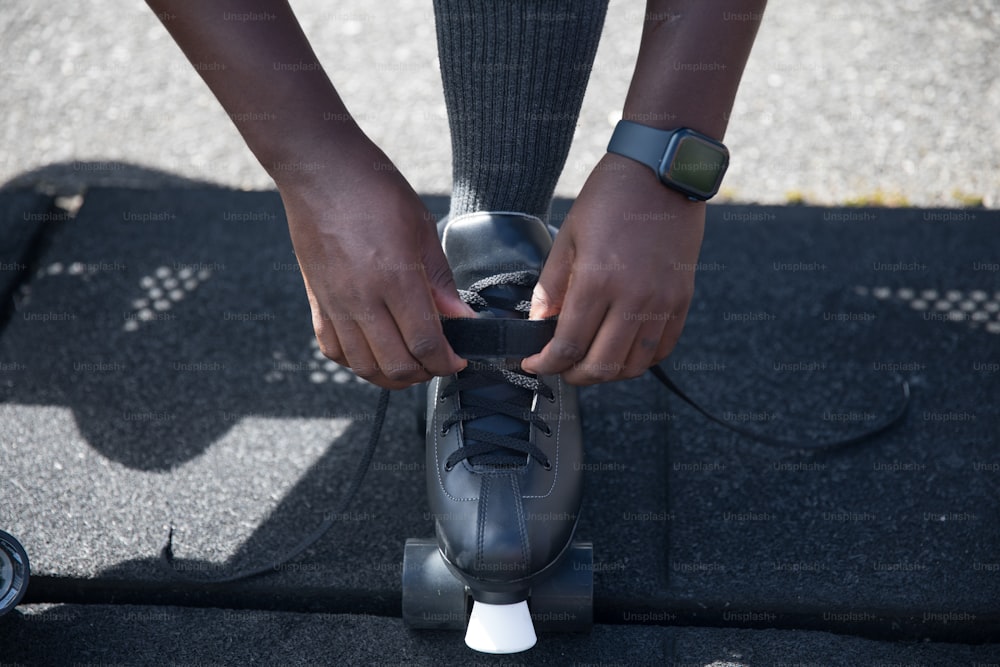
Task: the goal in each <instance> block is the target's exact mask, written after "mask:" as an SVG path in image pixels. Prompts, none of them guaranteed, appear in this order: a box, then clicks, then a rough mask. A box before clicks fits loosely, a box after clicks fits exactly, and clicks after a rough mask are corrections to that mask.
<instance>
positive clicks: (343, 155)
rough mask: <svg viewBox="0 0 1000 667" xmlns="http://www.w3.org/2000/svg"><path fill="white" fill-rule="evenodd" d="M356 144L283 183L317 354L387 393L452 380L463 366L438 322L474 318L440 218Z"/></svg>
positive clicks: (368, 148) (365, 146)
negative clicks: (458, 285) (441, 236)
mask: <svg viewBox="0 0 1000 667" xmlns="http://www.w3.org/2000/svg"><path fill="white" fill-rule="evenodd" d="M357 144H358V145H355V146H353V147H352V149H351V150H348V151H338V152H337V153H335V154H334V157H332V158H328V159H327V160H325V161H324V162H323V163H322V164H313V165H312V167H314V168H315V172H314V173H309V174H305V173H303V174H302V176H303V177H302V178H282V179H281V180H280V182H279V190H280V192H281V197H282V201H283V202H284V205H285V212H286V214H287V217H288V227H289V231H290V233H291V237H292V244H293V246H294V247H295V254H296V256H297V258H298V262H299V266H300V267H301V269H302V277H303V280H304V282H305V287H306V294H307V296H308V297H309V305H310V307H311V309H312V321H313V329H314V330H315V332H316V339H317V340H318V341H319V347H320V350H322V352H323V354H324V355H325V356H326V357H328V358H330V359H332V360H333V361H336V362H337V363H339V364H341V365H344V366H349V367H350V368H351V369H352V370H353V371H354V372H355V373H356V374H357V375H358V376H359V377H362V378H364V379H366V380H368V381H369V382H372V383H373V384H376V385H378V386H380V387H385V388H388V389H402V388H404V387H407V386H410V385H412V384H415V383H418V382H424V381H427V380H429V379H430V378H431V377H432V376H435V375H450V374H452V373H456V372H458V371H459V370H461V369H462V368H464V367H465V364H466V362H465V360H464V359H462V358H461V357H459V356H458V355H456V354H455V352H454V351H453V350H452V349H451V346H450V345H449V344H448V341H447V339H446V338H445V337H444V334H443V332H442V329H441V322H440V319H439V314H440V315H445V316H449V317H475V313H474V312H473V311H472V309H471V308H469V307H468V306H467V305H466V304H465V303H463V302H462V300H461V299H460V298H459V296H458V292H457V291H456V289H455V281H454V279H453V278H452V274H451V269H450V267H449V266H448V262H447V260H446V259H445V256H444V252H443V251H442V249H441V243H440V241H439V240H438V235H437V228H436V225H435V222H434V218H433V216H432V215H431V214H430V212H429V211H428V210H427V208H426V207H425V206H424V204H423V202H421V201H420V198H419V197H418V196H417V194H416V193H415V192H414V191H413V188H411V187H410V185H409V183H407V182H406V180H405V179H404V178H403V177H402V175H400V173H399V172H398V171H397V170H396V168H395V167H394V166H393V165H392V163H391V162H390V161H389V159H388V158H387V157H386V156H385V154H383V153H382V151H381V150H379V149H378V148H377V147H376V146H375V145H374V144H372V143H371V142H370V141H368V140H367V139H365V140H363V141H359V142H357ZM327 155H328V156H329V155H330V153H328V154H327ZM297 166H298V167H300V168H302V169H303V170H306V168H307V167H310V164H309V163H302V164H300V165H297ZM286 176H287V174H286Z"/></svg>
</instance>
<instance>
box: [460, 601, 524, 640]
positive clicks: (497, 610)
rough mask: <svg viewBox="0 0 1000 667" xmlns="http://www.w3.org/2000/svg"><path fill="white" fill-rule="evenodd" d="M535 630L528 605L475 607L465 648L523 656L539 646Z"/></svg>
mask: <svg viewBox="0 0 1000 667" xmlns="http://www.w3.org/2000/svg"><path fill="white" fill-rule="evenodd" d="M536 641H538V638H537V637H536V636H535V626H534V625H533V624H532V622H531V613H530V612H529V611H528V603H527V601H524V600H522V601H521V602H517V603H515V604H486V603H485V602H479V601H478V600H477V601H475V602H473V603H472V616H470V617H469V629H468V630H467V631H466V633H465V644H466V645H467V646H468V647H469V648H471V649H473V650H476V651H480V652H482V653H519V652H521V651H527V650H528V649H529V648H531V647H532V646H534V645H535V642H536Z"/></svg>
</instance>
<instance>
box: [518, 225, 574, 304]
mask: <svg viewBox="0 0 1000 667" xmlns="http://www.w3.org/2000/svg"><path fill="white" fill-rule="evenodd" d="M573 256H574V252H573V250H572V247H571V246H570V245H569V244H567V243H559V237H558V236H557V237H556V242H555V243H554V244H553V245H552V251H551V252H550V253H549V257H548V259H547V260H546V261H545V266H544V267H543V268H542V274H541V275H540V276H539V277H538V283H537V284H536V285H535V289H534V291H533V292H532V293H531V310H530V311H529V312H528V319H531V320H543V319H545V318H547V317H554V316H555V315H558V314H559V311H561V310H562V304H563V299H564V298H565V296H566V289H567V287H568V286H569V281H570V276H571V274H572V269H573Z"/></svg>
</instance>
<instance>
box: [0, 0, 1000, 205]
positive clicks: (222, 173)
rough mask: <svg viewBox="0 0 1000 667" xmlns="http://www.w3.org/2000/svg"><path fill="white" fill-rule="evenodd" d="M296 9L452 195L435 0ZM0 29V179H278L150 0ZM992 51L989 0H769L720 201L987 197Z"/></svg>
mask: <svg viewBox="0 0 1000 667" xmlns="http://www.w3.org/2000/svg"><path fill="white" fill-rule="evenodd" d="M292 6H293V8H294V10H295V11H296V13H297V15H298V16H299V19H300V21H301V23H302V24H303V26H304V28H305V30H306V32H307V34H308V35H309V37H310V38H311V40H312V42H313V45H314V47H315V49H316V51H317V54H318V56H319V58H320V60H321V62H322V63H323V64H324V66H325V68H326V69H327V71H328V73H329V74H330V77H331V79H332V80H333V82H334V83H335V84H336V85H337V87H338V89H339V91H340V92H341V94H342V96H343V98H344V100H345V102H346V103H347V105H348V108H349V109H350V110H351V112H352V113H353V114H354V116H355V117H356V118H357V119H358V121H359V122H360V124H361V126H362V127H363V128H364V129H365V131H366V132H368V133H369V134H370V135H371V136H372V138H373V139H375V141H376V142H377V143H378V144H379V145H380V146H382V147H383V149H384V150H385V151H386V152H387V153H388V155H389V156H390V157H391V158H392V159H393V160H394V162H395V163H396V165H397V166H398V167H399V168H400V169H401V171H402V173H403V174H404V175H406V176H407V178H408V179H409V180H410V182H411V183H412V184H413V186H414V188H415V189H416V190H417V191H418V192H422V193H431V194H446V193H447V192H449V190H450V187H451V162H450V155H449V142H448V140H447V136H448V134H447V133H448V126H447V121H446V118H445V109H444V97H443V94H442V92H441V77H440V73H439V70H438V65H437V49H436V44H435V38H434V23H433V12H432V10H431V3H430V2H426V1H423V0H399V1H394V2H378V3H375V2H367V1H365V0H345V1H343V2H337V3H335V4H331V3H326V2H322V0H297V1H294V2H292ZM641 20H642V4H641V3H638V2H625V1H621V0H614V1H612V2H611V4H610V7H609V10H608V18H607V22H606V25H605V31H604V35H603V37H602V41H601V46H600V49H599V51H598V55H597V60H596V62H595V65H594V71H593V74H592V77H591V82H590V87H589V88H588V92H587V96H586V99H585V101H584V106H583V111H582V114H581V117H580V121H579V125H578V128H577V132H576V136H575V139H574V147H573V150H572V152H571V153H570V156H569V159H568V161H567V166H566V169H565V171H564V172H563V178H562V180H561V181H560V183H559V186H558V190H557V194H558V195H559V196H562V197H568V198H572V197H575V196H576V195H577V193H578V192H579V190H580V187H581V186H582V185H583V182H584V180H585V179H586V177H587V174H588V173H589V171H590V169H591V168H592V167H593V165H594V164H595V163H596V162H597V160H598V159H599V158H600V157H601V155H602V154H603V153H604V149H605V147H606V145H607V141H608V139H609V137H610V134H611V130H612V129H613V126H614V123H615V121H616V120H617V118H618V116H619V114H620V112H621V106H622V103H623V101H624V98H625V93H626V91H627V89H628V84H629V79H630V77H631V71H632V67H633V65H634V62H635V56H636V53H637V52H638V46H639V42H638V38H639V31H640V27H641ZM0 42H2V43H3V44H4V53H5V57H4V58H3V62H2V63H0V90H3V91H4V94H3V96H2V98H0V119H2V120H0V128H2V130H0V142H2V146H3V151H0V183H5V182H8V181H14V182H15V183H18V184H36V183H39V182H41V183H45V184H47V185H48V186H49V187H50V188H53V189H58V190H60V191H66V190H73V189H78V188H80V187H83V186H84V185H86V184H94V183H97V184H104V185H128V186H135V185H144V186H146V187H156V186H159V185H162V184H173V185H176V184H178V179H177V178H176V177H181V178H182V179H189V180H196V181H205V182H210V183H215V184H219V185H224V186H228V187H236V188H246V189H262V188H270V187H272V185H271V182H270V180H269V178H268V176H267V174H266V173H265V172H264V171H263V169H261V167H260V166H259V165H258V164H257V162H256V161H255V159H254V157H253V155H252V154H251V153H250V152H249V150H247V148H246V147H245V145H244V144H243V142H242V140H241V138H240V136H239V134H238V133H237V132H236V130H235V129H234V128H233V127H232V123H231V122H230V120H229V118H228V117H227V116H226V114H225V113H224V112H223V111H222V109H221V108H220V107H219V105H218V104H217V103H216V102H215V100H214V98H213V97H212V95H211V93H210V92H209V91H208V89H207V88H206V87H205V85H204V84H203V83H202V82H201V79H200V78H199V77H198V76H197V74H196V73H195V71H194V69H193V68H192V67H191V66H190V64H188V62H187V61H186V60H185V59H184V57H183V56H182V55H181V53H180V50H179V49H178V48H177V47H176V46H175V45H174V44H173V42H172V41H171V39H170V37H169V35H167V33H166V31H165V30H164V29H163V28H162V26H161V25H160V24H159V22H158V21H157V20H156V18H155V17H154V16H153V13H152V12H151V11H150V10H149V9H148V8H147V7H146V6H145V4H144V3H142V2H130V3H121V2H114V1H113V0H94V1H92V2H87V3H79V2H70V1H69V0H53V1H52V2H46V3H36V2H19V3H14V4H9V5H6V6H5V7H4V8H0ZM997 62H1000V9H998V7H997V5H996V3H995V2H993V1H992V0H962V1H961V2H954V3H948V4H947V5H942V4H941V3H936V2H932V1H931V0H906V1H903V0H873V1H872V2H866V3H864V4H860V5H859V4H858V3H856V2H850V0H832V1H821V0H807V1H803V2H796V1H795V0H772V1H771V2H770V3H769V6H768V8H767V11H766V12H765V17H764V20H763V23H762V25H761V28H760V32H759V35H758V38H757V42H756V44H755V45H754V49H753V52H752V54H751V56H750V60H749V63H748V65H747V69H746V73H745V76H744V79H743V83H742V86H741V88H740V92H739V95H738V97H737V100H736V104H735V107H734V109H733V115H732V119H731V122H730V126H729V131H728V134H727V136H726V142H727V143H728V145H729V147H730V149H731V151H732V155H733V161H732V166H731V169H730V172H729V174H728V176H727V178H726V183H725V189H724V191H723V196H724V197H725V198H727V199H728V200H730V201H737V202H747V203H772V204H773V203H778V204H781V203H785V202H788V201H799V200H805V201H807V202H811V203H816V204H823V205H833V204H844V203H848V202H852V201H862V202H873V203H875V204H880V203H896V204H899V203H909V204H912V205H916V206H951V207H958V206H966V205H969V204H970V203H974V202H983V203H985V205H986V206H989V207H995V206H997V205H998V203H1000V178H998V176H997V174H998V173H1000V127H998V124H997V122H996V113H995V110H996V109H997V108H1000V76H998V74H997V68H996V63H997ZM150 169H152V170H154V171H152V172H151V171H148V170H150ZM158 172H165V173H158Z"/></svg>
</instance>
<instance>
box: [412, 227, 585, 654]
mask: <svg viewBox="0 0 1000 667" xmlns="http://www.w3.org/2000/svg"><path fill="white" fill-rule="evenodd" d="M442 244H443V246H444V251H445V255H446V257H447V258H448V261H449V264H450V265H451V267H452V272H453V274H454V277H455V281H456V284H457V286H458V288H459V294H460V295H461V296H462V298H463V300H465V301H466V303H468V304H469V305H470V306H472V308H473V309H474V310H476V311H477V312H478V313H479V315H480V317H479V318H477V319H464V320H450V321H446V322H445V334H446V335H447V336H448V339H449V341H450V342H451V343H452V346H453V347H454V348H455V350H456V352H457V353H458V354H459V355H461V356H463V357H465V358H466V359H468V360H469V365H468V367H467V368H466V369H465V370H463V371H461V372H459V373H458V374H457V375H453V376H451V377H446V378H435V379H434V380H433V381H431V382H430V383H429V387H428V389H427V400H426V412H425V413H424V416H425V420H426V421H425V437H426V447H427V450H426V466H427V467H426V472H427V493H428V500H429V504H430V508H431V513H432V515H433V519H434V525H435V532H436V539H410V540H407V543H406V548H405V552H404V558H403V619H404V621H405V622H406V623H407V625H408V626H410V627H412V628H426V629H430V628H435V629H464V630H465V631H466V636H465V641H466V644H467V645H468V646H469V647H470V648H473V649H475V650H477V651H482V652H487V653H516V652H519V651H524V650H527V649H529V648H531V647H532V646H533V645H534V644H535V641H536V634H535V624H536V623H537V625H538V627H539V628H540V629H545V630H565V631H587V630H589V629H590V626H591V623H592V617H593V614H592V600H593V567H592V566H593V554H592V547H591V545H590V544H588V543H578V542H574V541H573V536H574V532H575V529H576V524H577V518H578V516H579V511H580V504H581V499H582V482H583V472H582V470H583V466H582V463H583V447H582V441H581V428H580V419H579V409H578V403H577V394H576V389H575V387H571V386H569V385H567V384H566V383H564V382H563V381H562V379H561V378H560V377H559V376H538V377H536V376H533V375H529V374H527V373H524V372H522V371H521V370H520V366H519V363H520V360H521V359H522V358H524V357H525V356H528V355H529V354H532V353H534V352H537V351H538V350H540V349H541V347H542V346H543V345H544V344H545V342H546V341H547V340H548V338H551V334H552V331H553V330H554V322H546V323H542V322H529V321H528V320H527V314H528V310H529V307H530V299H531V292H532V289H533V287H534V285H535V283H536V282H537V280H538V274H539V273H540V271H541V267H542V264H543V262H544V260H545V257H546V255H547V253H548V251H549V249H550V247H551V244H552V235H551V233H550V231H549V228H548V227H546V225H545V224H544V223H543V222H542V221H541V220H539V219H537V218H534V217H531V216H526V215H522V214H512V213H475V214H470V215H466V216H461V217H458V218H455V219H453V220H450V221H448V223H447V224H446V225H445V226H444V229H443V232H442Z"/></svg>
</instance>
